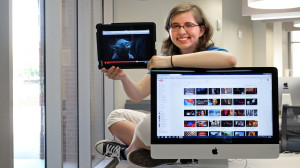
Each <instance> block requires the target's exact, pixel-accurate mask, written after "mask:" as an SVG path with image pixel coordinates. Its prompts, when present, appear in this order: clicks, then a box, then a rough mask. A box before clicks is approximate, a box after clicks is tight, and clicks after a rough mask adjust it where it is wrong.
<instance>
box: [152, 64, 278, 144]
mask: <svg viewBox="0 0 300 168" xmlns="http://www.w3.org/2000/svg"><path fill="white" fill-rule="evenodd" d="M277 80H278V79H277V71H276V69H275V68H231V69H216V70H213V69H175V70H174V69H173V70H171V69H169V70H152V72H151V81H152V88H151V104H152V107H151V112H152V113H151V115H152V116H151V119H152V142H153V143H170V141H166V140H167V139H173V140H174V141H172V142H174V143H178V142H179V143H191V142H192V143H203V142H205V143H261V141H262V140H263V141H268V143H269V142H270V141H273V140H274V138H276V137H278V108H277V107H278V106H277V105H276V106H274V105H275V104H278V102H277V101H278V98H277V97H278V91H277V88H278V87H277ZM199 140H201V141H199ZM172 142H171V143H172Z"/></svg>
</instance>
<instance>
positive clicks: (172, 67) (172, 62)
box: [171, 55, 174, 68]
mask: <svg viewBox="0 0 300 168" xmlns="http://www.w3.org/2000/svg"><path fill="white" fill-rule="evenodd" d="M171 66H172V68H174V65H173V62H172V55H171Z"/></svg>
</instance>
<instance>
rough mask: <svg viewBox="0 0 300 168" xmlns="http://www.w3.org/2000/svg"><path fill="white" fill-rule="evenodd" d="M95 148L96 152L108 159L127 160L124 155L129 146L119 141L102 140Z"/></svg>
mask: <svg viewBox="0 0 300 168" xmlns="http://www.w3.org/2000/svg"><path fill="white" fill-rule="evenodd" d="M95 148H96V151H97V152H99V153H100V154H101V155H104V156H107V157H115V158H117V159H118V160H127V159H126V157H125V156H124V154H123V152H124V150H125V149H126V148H127V146H126V145H123V144H121V143H119V142H117V141H113V140H101V141H99V142H97V143H96V145H95Z"/></svg>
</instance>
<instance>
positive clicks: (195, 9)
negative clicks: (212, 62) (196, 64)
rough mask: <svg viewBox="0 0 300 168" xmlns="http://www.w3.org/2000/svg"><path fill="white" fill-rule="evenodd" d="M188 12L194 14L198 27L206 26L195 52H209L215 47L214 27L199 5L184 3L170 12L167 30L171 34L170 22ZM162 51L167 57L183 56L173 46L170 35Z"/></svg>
mask: <svg viewBox="0 0 300 168" xmlns="http://www.w3.org/2000/svg"><path fill="white" fill-rule="evenodd" d="M188 11H191V12H192V14H193V16H194V19H195V20H196V22H197V23H198V25H204V26H205V32H204V34H203V35H202V36H201V37H200V38H199V47H198V48H197V50H196V51H195V52H197V51H205V50H207V48H208V47H210V46H213V45H214V44H213V42H212V41H211V37H212V35H213V27H212V26H211V24H210V23H209V22H208V20H207V18H206V17H205V14H204V12H203V11H202V9H201V8H200V7H199V6H198V5H196V4H193V3H189V2H186V3H182V4H179V5H177V6H175V7H174V8H173V9H172V10H171V11H170V13H169V15H168V17H167V20H166V24H165V30H166V31H167V32H168V33H169V29H170V24H171V23H170V22H171V19H172V18H173V17H174V16H176V15H177V14H180V13H183V12H188ZM161 51H162V53H163V54H165V55H175V54H181V53H180V50H179V48H178V47H177V46H175V45H174V44H173V42H172V40H171V37H170V34H169V37H168V38H166V39H165V40H164V41H163V45H162V50H161Z"/></svg>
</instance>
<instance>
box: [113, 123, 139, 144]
mask: <svg viewBox="0 0 300 168" xmlns="http://www.w3.org/2000/svg"><path fill="white" fill-rule="evenodd" d="M135 128H136V123H133V122H131V121H127V120H124V121H119V122H116V123H114V124H112V125H111V126H110V127H109V128H108V129H109V131H110V132H111V133H112V134H113V135H114V136H115V137H117V138H118V139H119V140H120V141H122V142H123V143H124V144H125V145H127V146H129V145H130V144H131V142H132V139H133V136H134V130H135Z"/></svg>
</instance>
